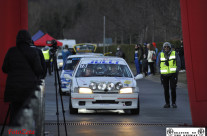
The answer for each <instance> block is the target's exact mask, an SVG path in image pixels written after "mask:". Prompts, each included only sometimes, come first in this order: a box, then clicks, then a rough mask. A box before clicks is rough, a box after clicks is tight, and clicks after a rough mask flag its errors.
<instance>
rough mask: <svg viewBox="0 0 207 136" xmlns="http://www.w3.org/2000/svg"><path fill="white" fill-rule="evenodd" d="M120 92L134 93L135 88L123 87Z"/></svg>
mask: <svg viewBox="0 0 207 136" xmlns="http://www.w3.org/2000/svg"><path fill="white" fill-rule="evenodd" d="M119 93H120V94H130V93H133V89H132V88H122V89H121V90H120V91H119Z"/></svg>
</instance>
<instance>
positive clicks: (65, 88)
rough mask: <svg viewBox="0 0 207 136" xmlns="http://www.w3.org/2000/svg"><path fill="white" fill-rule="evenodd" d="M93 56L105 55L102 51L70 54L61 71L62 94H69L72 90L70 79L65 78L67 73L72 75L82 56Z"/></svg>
mask: <svg viewBox="0 0 207 136" xmlns="http://www.w3.org/2000/svg"><path fill="white" fill-rule="evenodd" d="M92 56H103V54H101V53H80V54H77V55H70V56H68V58H67V60H66V62H65V65H64V66H63V68H62V72H61V76H60V79H61V89H62V94H69V92H70V82H71V80H70V79H67V78H65V75H70V76H72V73H73V70H74V68H75V66H76V65H77V64H78V62H79V61H80V59H81V58H84V57H92Z"/></svg>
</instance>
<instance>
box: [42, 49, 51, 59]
mask: <svg viewBox="0 0 207 136" xmlns="http://www.w3.org/2000/svg"><path fill="white" fill-rule="evenodd" d="M42 53H43V55H44V58H45V60H49V59H50V53H49V50H46V51H42Z"/></svg>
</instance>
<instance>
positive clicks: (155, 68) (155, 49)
mask: <svg viewBox="0 0 207 136" xmlns="http://www.w3.org/2000/svg"><path fill="white" fill-rule="evenodd" d="M152 45H153V47H154V51H155V56H156V59H155V60H153V61H154V72H155V73H156V72H157V67H156V61H157V56H158V53H159V52H158V48H157V45H156V43H155V42H152Z"/></svg>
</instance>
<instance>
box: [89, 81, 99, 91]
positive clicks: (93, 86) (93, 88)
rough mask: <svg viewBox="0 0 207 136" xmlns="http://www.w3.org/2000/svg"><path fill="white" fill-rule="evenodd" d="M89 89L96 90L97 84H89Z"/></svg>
mask: <svg viewBox="0 0 207 136" xmlns="http://www.w3.org/2000/svg"><path fill="white" fill-rule="evenodd" d="M89 88H90V89H92V90H96V88H97V84H96V83H94V82H92V83H90V85H89Z"/></svg>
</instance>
